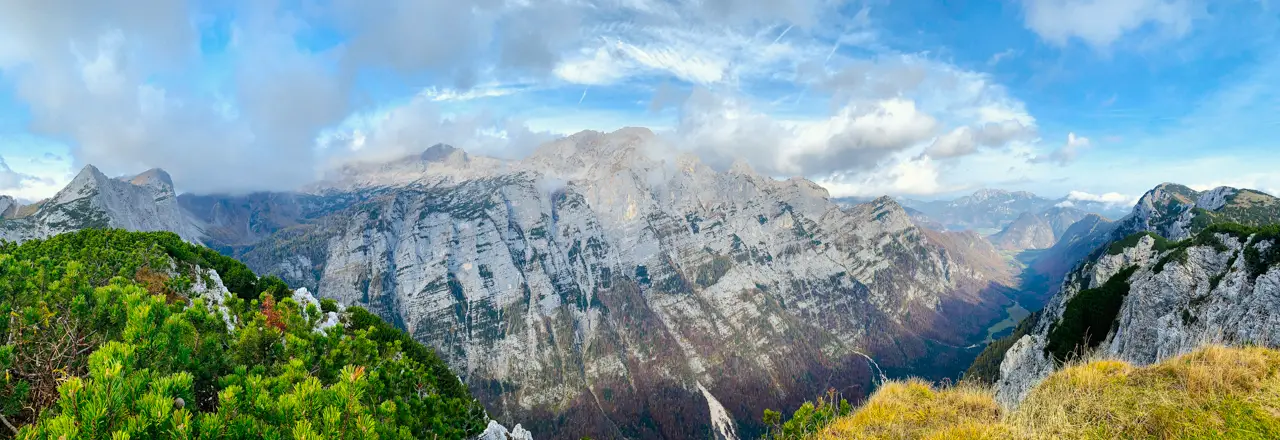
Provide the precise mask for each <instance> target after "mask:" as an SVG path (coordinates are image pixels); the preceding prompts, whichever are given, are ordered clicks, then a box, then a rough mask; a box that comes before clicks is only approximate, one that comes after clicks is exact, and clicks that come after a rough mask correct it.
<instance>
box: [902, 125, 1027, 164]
mask: <svg viewBox="0 0 1280 440" xmlns="http://www.w3.org/2000/svg"><path fill="white" fill-rule="evenodd" d="M1034 135H1035V128H1034V127H1027V126H1024V125H1022V123H1020V122H1018V121H1016V120H1006V121H1004V122H999V123H996V122H990V123H986V124H981V125H979V126H977V127H976V128H974V127H969V126H963V127H959V128H956V129H954V130H952V131H951V132H949V133H947V134H944V135H942V136H938V137H937V138H936V139H934V141H933V144H932V145H930V146H929V148H928V149H927V150H925V154H927V155H929V156H932V157H934V158H937V159H944V158H952V157H960V156H967V155H970V154H973V153H974V152H976V151H977V150H978V147H980V146H986V147H999V146H1003V145H1005V144H1007V143H1009V142H1013V141H1017V140H1025V139H1029V138H1030V137H1032V136H1034Z"/></svg>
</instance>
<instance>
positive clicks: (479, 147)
mask: <svg viewBox="0 0 1280 440" xmlns="http://www.w3.org/2000/svg"><path fill="white" fill-rule="evenodd" d="M553 138H554V135H552V134H550V133H546V132H535V131H533V130H531V129H529V128H528V126H526V125H525V124H524V123H522V122H521V121H517V120H513V119H506V118H498V117H495V116H493V115H492V114H489V113H487V112H480V113H473V114H466V115H447V114H444V113H442V112H441V110H440V108H439V107H438V106H437V104H436V100H435V99H433V97H432V96H431V95H427V94H421V95H419V96H417V97H415V98H414V99H413V100H411V101H409V102H408V103H405V104H402V105H398V106H394V107H391V108H388V109H385V110H382V111H378V112H374V113H369V114H360V115H356V116H353V117H351V118H349V119H348V120H347V121H346V122H344V123H343V124H342V127H341V128H340V129H337V130H330V131H328V132H326V133H324V134H323V135H322V136H320V139H319V140H318V143H320V144H321V146H322V147H323V148H324V150H323V151H324V154H325V157H326V161H327V163H328V164H332V163H341V162H345V161H349V160H353V159H358V160H389V159H394V158H399V157H403V156H406V155H409V154H417V153H420V152H422V151H423V150H425V149H426V148H428V147H430V146H431V145H435V144H437V143H444V144H449V145H452V146H455V147H458V148H462V149H464V150H467V151H468V152H470V153H473V154H481V155H488V156H495V157H503V158H519V157H522V156H524V155H526V154H527V153H529V152H531V151H533V149H534V148H535V147H537V146H538V145H540V144H542V143H544V142H547V141H550V140H552V139H553Z"/></svg>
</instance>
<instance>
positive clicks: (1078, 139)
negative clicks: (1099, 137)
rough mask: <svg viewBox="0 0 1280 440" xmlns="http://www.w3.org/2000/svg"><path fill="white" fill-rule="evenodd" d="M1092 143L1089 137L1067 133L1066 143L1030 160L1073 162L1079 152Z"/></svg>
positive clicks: (1038, 161) (1064, 163) (1059, 163)
mask: <svg viewBox="0 0 1280 440" xmlns="http://www.w3.org/2000/svg"><path fill="white" fill-rule="evenodd" d="M1091 145H1092V143H1091V142H1090V141H1089V138H1087V137H1084V136H1076V134H1075V133H1074V132H1073V133H1067V143H1066V144H1063V145H1062V146H1061V147H1058V148H1057V149H1055V150H1053V151H1052V152H1050V153H1049V155H1048V156H1036V157H1034V158H1032V159H1031V161H1032V162H1036V163H1041V162H1049V163H1054V164H1058V165H1059V166H1066V165H1067V164H1070V163H1071V162H1074V161H1075V160H1076V158H1078V157H1079V156H1080V153H1081V152H1083V151H1084V150H1087V149H1089V148H1090V146H1091Z"/></svg>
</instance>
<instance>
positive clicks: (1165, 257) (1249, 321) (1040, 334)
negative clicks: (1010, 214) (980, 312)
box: [997, 185, 1280, 405]
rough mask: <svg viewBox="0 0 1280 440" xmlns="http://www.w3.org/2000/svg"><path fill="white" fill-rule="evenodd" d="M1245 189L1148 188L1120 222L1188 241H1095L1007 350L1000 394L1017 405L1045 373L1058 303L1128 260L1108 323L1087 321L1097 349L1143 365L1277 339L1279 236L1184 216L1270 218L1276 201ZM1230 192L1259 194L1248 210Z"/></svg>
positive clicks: (1063, 305) (1120, 270) (1061, 306)
mask: <svg viewBox="0 0 1280 440" xmlns="http://www.w3.org/2000/svg"><path fill="white" fill-rule="evenodd" d="M1246 191H1248V190H1234V189H1230V188H1227V189H1218V190H1214V191H1210V192H1207V193H1204V194H1198V193H1197V194H1191V195H1188V193H1186V192H1185V191H1179V190H1178V188H1176V187H1174V188H1173V190H1170V189H1169V185H1162V186H1161V187H1158V188H1157V189H1155V190H1153V191H1152V192H1150V193H1148V196H1149V197H1144V199H1143V201H1142V202H1140V203H1139V205H1138V206H1137V207H1135V209H1134V214H1133V215H1132V216H1130V217H1128V218H1126V219H1124V220H1122V221H1121V222H1119V225H1118V227H1119V228H1127V229H1128V230H1130V231H1132V230H1133V229H1135V228H1138V227H1146V228H1149V229H1147V231H1148V232H1154V233H1157V234H1168V236H1169V237H1170V238H1184V239H1186V241H1182V242H1177V243H1173V244H1170V242H1165V241H1163V237H1161V239H1157V238H1156V237H1155V236H1151V235H1147V236H1141V238H1136V237H1137V236H1133V235H1130V236H1129V237H1135V238H1136V240H1134V241H1132V242H1131V243H1132V245H1131V246H1124V245H1125V244H1126V243H1130V241H1129V240H1126V242H1125V243H1119V244H1116V245H1112V246H1110V248H1108V247H1106V246H1103V247H1102V248H1099V249H1098V250H1097V251H1095V252H1094V255H1095V257H1093V258H1092V259H1090V260H1088V261H1086V262H1085V263H1084V264H1082V265H1081V266H1079V267H1077V268H1076V269H1075V270H1073V271H1072V272H1071V273H1069V274H1068V275H1067V277H1066V280H1065V281H1064V282H1063V284H1062V286H1063V287H1062V289H1061V290H1060V291H1059V292H1058V293H1057V294H1056V295H1055V296H1054V297H1053V298H1052V299H1050V301H1049V303H1048V305H1047V306H1046V307H1045V309H1044V313H1043V316H1042V317H1041V318H1040V320H1039V322H1038V323H1037V324H1036V326H1035V330H1034V331H1033V332H1032V333H1031V334H1030V335H1027V336H1024V337H1023V338H1022V339H1021V340H1019V341H1018V342H1017V343H1015V344H1014V345H1013V347H1012V348H1011V349H1010V350H1009V351H1008V352H1007V353H1006V355H1005V359H1004V362H1003V363H1002V364H1001V366H1000V370H1001V378H1000V380H999V382H998V383H997V390H998V392H997V397H998V398H999V399H1000V400H1001V402H1003V403H1005V404H1009V405H1014V404H1016V403H1017V402H1018V401H1019V400H1021V399H1022V397H1025V393H1026V392H1027V390H1029V389H1030V388H1031V387H1033V386H1034V385H1035V384H1036V383H1038V382H1039V381H1040V380H1041V379H1043V378H1044V377H1045V376H1047V375H1048V374H1049V373H1050V372H1052V371H1053V369H1054V367H1055V362H1054V360H1052V359H1051V358H1050V355H1048V354H1047V350H1046V347H1047V346H1048V345H1049V344H1050V339H1051V338H1052V335H1053V329H1054V328H1055V327H1056V326H1059V325H1063V324H1064V323H1063V321H1062V320H1063V319H1064V311H1065V310H1067V308H1068V307H1069V304H1070V303H1071V301H1072V300H1073V299H1074V298H1075V297H1076V295H1078V294H1079V293H1080V292H1081V291H1082V290H1084V289H1090V288H1097V287H1099V286H1102V285H1103V284H1105V283H1107V281H1108V280H1110V279H1111V278H1112V277H1113V276H1117V274H1126V273H1128V272H1126V271H1124V269H1126V268H1130V267H1135V268H1136V270H1134V271H1133V272H1132V274H1131V275H1129V276H1128V278H1127V280H1126V281H1127V283H1128V286H1127V291H1126V292H1127V294H1126V295H1125V296H1124V299H1123V302H1122V304H1121V306H1120V308H1119V310H1118V312H1117V313H1116V316H1115V318H1114V320H1113V322H1112V325H1111V326H1110V327H1109V328H1104V329H1089V330H1090V331H1091V332H1095V333H1097V332H1101V333H1097V334H1105V335H1106V338H1105V340H1103V341H1101V342H1100V343H1099V344H1098V346H1097V347H1096V350H1099V351H1101V352H1102V354H1103V355H1105V356H1110V357H1114V358H1118V359H1123V360H1125V361H1129V362H1132V363H1136V364H1150V363H1154V362H1157V361H1159V360H1163V359H1167V358H1169V357H1173V356H1176V355H1179V354H1182V353H1186V352H1188V351H1190V350H1192V349H1194V348H1195V347H1197V346H1199V345H1202V344H1204V343H1207V342H1217V343H1227V344H1244V343H1258V344H1266V345H1272V346H1274V345H1276V344H1277V341H1280V313H1277V311H1280V265H1278V264H1277V262H1280V258H1276V256H1277V255H1280V254H1277V253H1276V250H1277V249H1280V248H1276V247H1275V246H1277V245H1278V243H1277V235H1276V234H1273V233H1265V232H1259V233H1238V232H1235V233H1224V232H1213V230H1209V231H1204V232H1197V231H1196V230H1197V229H1204V228H1205V226H1207V225H1205V224H1203V223H1200V222H1197V221H1192V220H1191V219H1194V218H1195V217H1196V216H1206V215H1211V216H1216V217H1224V216H1232V217H1231V218H1234V219H1249V218H1258V219H1261V223H1267V222H1269V220H1268V219H1269V218H1270V217H1269V216H1270V215H1271V214H1270V211H1269V210H1268V209H1270V208H1268V207H1274V206H1275V203H1274V202H1275V200H1274V199H1273V198H1270V196H1265V195H1264V194H1261V193H1257V192H1246ZM1238 194H1250V196H1249V197H1250V198H1251V199H1252V200H1256V201H1257V202H1258V203H1253V202H1250V204H1251V206H1253V207H1254V208H1257V209H1255V210H1254V211H1252V214H1251V216H1246V215H1243V214H1241V213H1242V212H1243V211H1240V210H1239V209H1238V208H1240V207H1239V206H1238V204H1237V201H1238V200H1239V197H1238V196H1237V195H1238ZM1253 194H1258V195H1259V196H1254V195H1253ZM1192 196H1195V197H1198V198H1199V200H1195V199H1192V198H1191V197H1192ZM1263 196H1265V197H1263ZM1268 199H1269V200H1268ZM1233 206H1234V207H1233ZM1233 209H1235V211H1233ZM1197 210H1198V211H1197ZM1185 213H1192V215H1190V216H1188V215H1186V214H1185ZM1193 233H1194V234H1195V235H1192V234H1193ZM1119 276H1124V275H1119ZM1066 342H1071V341H1066Z"/></svg>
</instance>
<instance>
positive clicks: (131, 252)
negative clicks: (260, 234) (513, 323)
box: [0, 230, 487, 440]
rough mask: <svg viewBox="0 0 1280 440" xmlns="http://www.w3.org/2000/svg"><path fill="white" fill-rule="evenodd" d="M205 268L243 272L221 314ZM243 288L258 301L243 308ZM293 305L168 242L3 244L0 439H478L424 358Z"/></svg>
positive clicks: (107, 237)
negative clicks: (205, 287)
mask: <svg viewBox="0 0 1280 440" xmlns="http://www.w3.org/2000/svg"><path fill="white" fill-rule="evenodd" d="M211 262H212V263H213V264H210V263H211ZM205 264H210V265H209V266H206V265H205ZM211 266H217V267H218V271H219V273H221V272H222V270H227V271H232V270H234V272H235V273H236V274H238V275H236V278H237V281H236V283H238V285H237V288H238V289H241V291H239V292H233V293H235V294H236V295H235V296H231V297H229V298H227V299H226V302H225V303H224V304H223V305H222V306H221V307H223V309H219V307H218V306H212V305H210V304H211V303H209V302H206V301H205V299H204V298H201V297H199V295H196V294H194V293H193V292H192V285H193V284H194V280H197V279H199V278H200V277H201V274H202V271H201V270H200V269H209V268H211ZM250 288H252V289H258V290H259V291H258V296H257V298H256V299H252V300H246V299H243V298H242V297H244V296H246V291H245V290H244V289H250ZM290 293H291V292H289V291H288V290H287V288H286V287H282V286H281V283H279V282H278V280H276V279H274V278H270V277H263V278H259V277H257V276H256V275H253V274H252V272H251V271H249V270H248V268H247V267H244V266H243V264H240V263H238V262H235V261H234V260H228V259H223V258H219V256H216V255H210V254H209V253H208V252H206V250H205V249H203V248H199V247H197V246H193V245H190V244H187V243H184V242H182V241H181V240H180V239H178V238H177V236H176V235H173V234H170V233H133V232H125V231H118V230H86V231H81V232H76V233H72V234H64V235H60V236H58V237H54V238H53V239H50V240H45V241H33V242H27V243H23V244H21V245H15V244H4V245H0V312H2V313H3V314H4V316H6V317H7V319H4V320H0V338H2V339H0V342H3V345H0V369H3V376H0V416H2V420H0V421H2V422H3V425H4V426H3V427H0V438H3V437H16V438H20V439H46V438H50V439H62V438H65V439H72V438H77V439H113V440H116V439H151V438H182V439H212V438H218V439H248V438H268V439H418V438H427V439H431V438H439V439H444V438H447V439H455V438H466V437H469V436H473V435H475V434H477V433H479V432H480V431H481V430H483V429H484V426H485V423H486V422H487V417H486V416H485V413H484V409H483V408H482V407H481V406H480V405H479V404H478V403H477V402H476V401H475V399H473V398H472V397H471V396H470V394H469V393H468V392H467V391H466V388H465V387H464V386H463V385H462V384H461V383H460V382H459V381H458V379H457V377H456V376H454V375H453V374H452V373H450V372H449V369H448V367H447V366H446V365H445V364H444V363H443V362H442V361H441V360H440V359H439V357H437V356H436V354H435V352H434V351H432V350H431V349H429V348H426V347H424V346H422V345H421V344H418V343H416V342H414V341H413V340H412V339H411V338H409V337H408V336H407V335H405V334H404V332H402V331H399V330H398V329H395V328H394V327H392V326H390V325H388V324H386V323H385V322H383V321H381V320H379V319H377V317H376V316H374V315H372V314H370V313H368V312H367V311H364V310H363V309H360V308H357V307H352V308H348V309H347V310H346V311H344V312H341V313H342V315H343V316H342V317H343V325H340V326H333V327H330V328H327V329H325V330H323V331H319V330H318V329H317V324H318V323H319V322H321V321H322V319H323V313H324V312H323V311H321V310H320V308H319V307H316V306H315V305H306V306H305V307H304V306H302V305H300V304H299V303H298V302H296V301H294V300H293V299H292V298H290V297H289V296H290ZM324 309H325V311H331V310H336V307H334V306H333V305H332V304H328V305H324ZM353 316H354V317H355V318H353ZM228 320H229V321H230V322H228ZM228 324H230V325H228Z"/></svg>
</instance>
